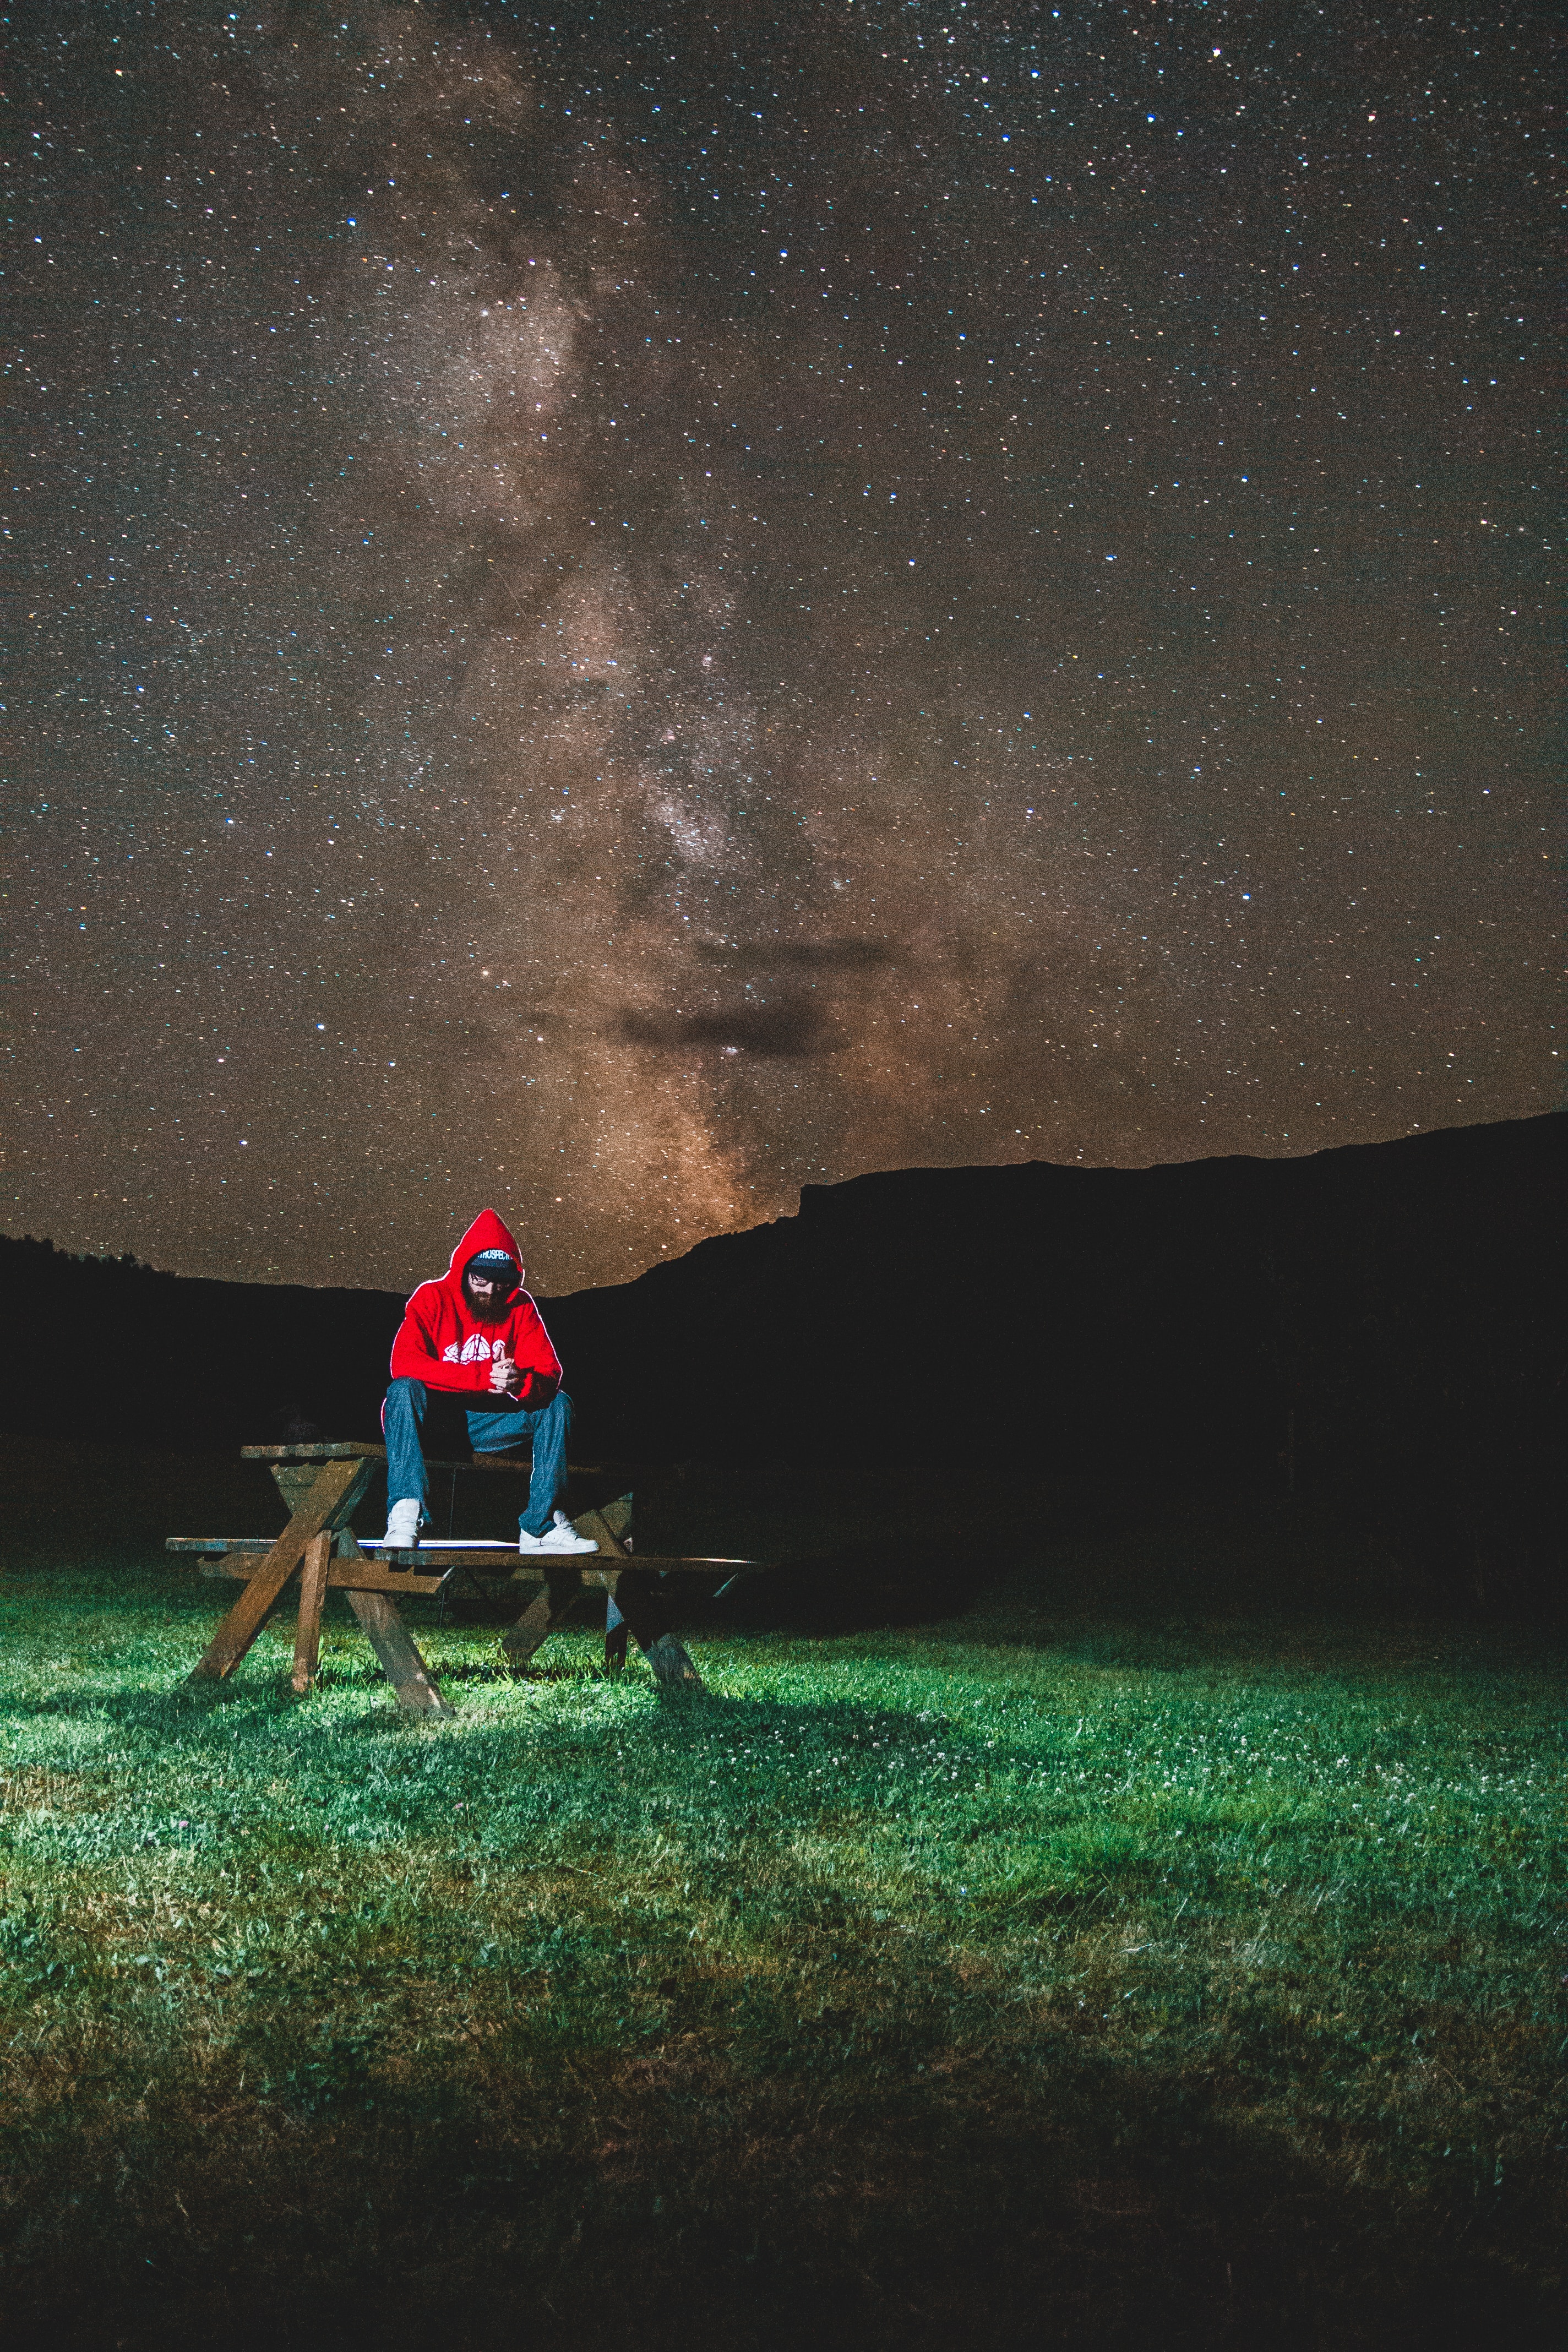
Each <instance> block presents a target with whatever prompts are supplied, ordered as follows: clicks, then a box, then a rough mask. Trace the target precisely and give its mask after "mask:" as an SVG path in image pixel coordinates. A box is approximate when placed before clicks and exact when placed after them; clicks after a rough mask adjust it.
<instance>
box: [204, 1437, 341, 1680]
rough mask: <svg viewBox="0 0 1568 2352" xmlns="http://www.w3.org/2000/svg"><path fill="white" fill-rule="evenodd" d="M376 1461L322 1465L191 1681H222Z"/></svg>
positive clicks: (243, 1653)
mask: <svg viewBox="0 0 1568 2352" xmlns="http://www.w3.org/2000/svg"><path fill="white" fill-rule="evenodd" d="M375 1466H376V1465H375V1464H374V1462H367V1461H364V1460H363V1459H361V1460H353V1461H347V1462H342V1461H339V1462H325V1463H323V1464H322V1465H321V1473H320V1475H318V1476H317V1477H316V1478H315V1479H314V1480H313V1481H312V1483H311V1486H310V1492H309V1494H308V1495H306V1496H304V1497H303V1498H302V1500H301V1501H300V1506H299V1507H298V1509H297V1510H296V1511H295V1512H294V1513H293V1515H292V1517H290V1519H289V1524H288V1526H287V1527H286V1528H284V1530H283V1532H282V1534H281V1535H280V1536H279V1538H278V1540H277V1542H276V1543H275V1544H274V1545H273V1547H272V1549H271V1550H270V1551H269V1552H268V1553H266V1554H265V1555H264V1557H263V1558H262V1559H261V1560H260V1561H259V1562H258V1566H257V1570H256V1573H255V1575H254V1576H253V1577H251V1579H250V1580H249V1581H248V1583H247V1585H246V1588H245V1590H244V1591H243V1592H242V1593H241V1594H240V1596H239V1598H238V1600H237V1601H236V1602H235V1604H234V1607H233V1608H232V1609H231V1610H230V1611H229V1612H228V1614H227V1616H226V1618H225V1619H224V1621H223V1622H222V1624H221V1625H220V1626H219V1627H218V1629H217V1632H216V1633H215V1634H214V1635H213V1637H212V1640H211V1641H210V1642H209V1643H207V1646H206V1648H205V1650H204V1651H203V1653H202V1654H201V1656H200V1658H199V1659H198V1660H197V1662H196V1664H195V1666H194V1667H193V1668H192V1670H191V1676H190V1679H191V1681H192V1682H194V1683H200V1682H223V1681H224V1680H225V1679H226V1677H227V1676H228V1675H231V1674H232V1673H233V1672H234V1670H235V1668H236V1666H237V1665H238V1664H239V1662H240V1660H241V1659H242V1658H243V1657H244V1656H245V1655H246V1654H247V1651H248V1650H249V1648H250V1645H251V1643H253V1642H254V1641H255V1639H256V1637H257V1635H258V1633H260V1631H261V1628H262V1626H263V1625H264V1624H265V1623H266V1622H267V1620H268V1617H269V1616H270V1615H271V1613H272V1610H273V1606H274V1603H275V1602H276V1601H277V1599H278V1596H279V1593H280V1592H281V1591H282V1590H283V1587H284V1586H285V1585H286V1584H287V1583H288V1581H289V1578H290V1577H291V1576H292V1575H293V1573H294V1570H296V1569H297V1568H298V1567H299V1565H300V1561H301V1560H302V1559H303V1558H304V1556H305V1552H306V1549H307V1547H308V1546H309V1544H310V1540H311V1538H312V1537H315V1536H320V1535H322V1534H326V1535H328V1536H329V1538H330V1535H331V1529H332V1528H336V1527H341V1526H342V1523H343V1521H344V1520H345V1519H346V1518H347V1517H348V1515H349V1513H350V1512H351V1511H352V1510H353V1507H354V1505H355V1504H356V1503H357V1502H358V1500H359V1498H360V1496H362V1495H363V1492H364V1490H365V1488H366V1487H367V1486H369V1484H370V1481H371V1476H372V1474H373V1472H374V1469H375ZM296 1660H298V1653H296Z"/></svg>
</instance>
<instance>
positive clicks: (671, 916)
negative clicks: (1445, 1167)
mask: <svg viewBox="0 0 1568 2352" xmlns="http://www.w3.org/2000/svg"><path fill="white" fill-rule="evenodd" d="M1547 24H1548V19H1547V17H1546V15H1545V12H1544V11H1531V10H1521V9H1507V8H1504V9H1500V10H1494V11H1492V12H1490V13H1489V14H1488V15H1487V16H1485V18H1484V21H1483V19H1482V18H1481V17H1480V16H1479V15H1478V16H1475V18H1474V21H1473V22H1471V21H1469V20H1468V19H1463V20H1461V19H1459V18H1454V19H1452V20H1450V19H1449V18H1447V17H1446V16H1444V17H1426V16H1420V15H1418V14H1417V13H1415V12H1414V11H1406V10H1397V11H1395V10H1390V11H1388V12H1387V13H1386V14H1380V13H1379V12H1377V11H1375V10H1372V9H1368V8H1366V7H1353V6H1351V5H1342V0H1325V5H1321V6H1320V5H1302V6H1292V5H1287V0H1278V5H1272V0H1271V5H1268V6H1263V5H1256V6H1253V7H1251V8H1244V9H1237V8H1231V9H1229V10H1226V9H1224V8H1221V7H1217V6H1206V5H1198V0H1181V5H1164V4H1163V0H1161V5H1149V0H1143V5H1138V6H1131V5H1129V6H1126V7H1105V6H1102V7H1098V8H1085V7H1067V6H1063V7H1062V8H1061V9H1059V10H1058V9H1055V8H1052V7H1048V6H1047V7H1031V6H1025V5H1012V6H1003V5H994V6H992V5H987V6H976V5H970V6H967V7H966V6H963V5H956V0H955V4H954V5H942V6H935V5H908V6H902V7H898V6H893V5H880V6H875V7H872V6H861V5H842V0H841V5H837V6H832V7H829V6H820V5H798V6H795V7H792V8H787V9H786V8H783V7H780V8H777V9H773V8H764V7H761V6H755V5H734V6H727V7H723V8H719V9H714V10H710V11H701V10H698V9H695V8H681V9H679V10H674V11H664V12H661V11H658V10H657V9H653V10H648V9H640V8H636V7H625V6H622V7H600V8H596V9H592V10H590V9H586V8H577V9H564V8H563V9H558V10H557V11H555V12H554V13H553V14H549V13H542V12H537V11H533V12H531V11H509V10H504V9H500V8H479V7H470V8H468V9H466V10H464V9H460V8H457V7H449V6H448V7H441V6H431V5H408V6H405V7H381V8H365V7H362V6H359V5H353V6H342V7H338V8H334V9H332V10H331V11H323V10H321V9H317V8H313V7H307V6H303V5H300V6H287V7H282V6H280V7H276V8H272V9H267V8H258V7H254V6H253V7H250V8H247V9H243V10H238V9H237V10H235V11H234V12H233V13H230V12H229V11H227V10H226V9H223V8H221V7H217V8H195V7H190V6H169V5H163V6H155V5H152V0H149V5H145V6H143V7H140V8H137V7H133V6H125V7H121V8H104V7H102V6H100V5H93V6H80V7H72V6H68V5H51V6H49V7H47V8H38V9H37V10H35V11H33V12H31V15H30V16H29V17H28V18H27V20H26V27H25V30H24V33H23V36H22V37H21V39H20V41H19V43H18V52H17V64H18V67H19V73H18V108H17V112H18V115H19V118H20V120H21V124H22V128H23V131H24V132H25V134H26V135H25V136H24V137H23V139H22V140H21V141H20V142H18V145H19V147H20V149H22V150H24V151H30V152H23V153H22V154H21V155H20V157H19V159H16V160H14V161H13V163H12V166H11V170H12V177H13V180H14V181H19V182H20V183H21V185H20V187H19V188H18V189H17V191H16V201H15V203H14V205H13V213H12V216H13V220H14V222H15V223H16V232H14V241H13V248H12V249H13V255H14V256H15V257H17V258H16V266H15V268H14V270H13V273H12V277H11V280H10V283H11V309H12V313H13V317H14V318H15V319H16V321H17V326H18V349H19V352H20V354H21V357H20V362H19V370H18V371H17V373H18V374H19V382H20V386H21V389H20V392H19V394H18V395H17V398H16V404H15V405H14V407H13V409H12V412H11V416H12V421H11V425H10V435H11V454H12V457H13V461H14V466H15V471H14V472H13V473H12V475H11V476H10V477H9V479H10V480H11V481H12V482H13V483H14V484H15V486H16V487H15V489H14V491H13V495H12V496H11V497H10V499H9V500H8V505H9V509H10V511H9V516H8V529H9V531H10V534H11V536H10V540H9V541H8V544H9V546H10V549H11V556H10V566H11V571H12V578H13V583H19V584H20V585H21V586H22V589H23V593H22V596H21V599H20V603H19V604H18V605H17V607H16V611H17V614H18V616H19V621H18V625H17V626H16V628H15V629H14V631H13V633H12V634H13V636H14V640H15V657H14V661H13V665H12V688H11V691H10V693H9V695H8V697H7V699H8V701H9V703H10V706H11V710H10V719H11V729H12V737H11V748H12V759H11V762H10V766H9V773H10V776H11V779H12V784H11V791H12V793H13V795H14V800H13V807H12V822H11V827H10V829H11V832H12V836H13V840H14V841H19V842H20V844H21V850H20V855H19V856H18V857H17V858H16V860H15V861H14V865H13V879H12V884H11V894H10V906H11V912H12V937H13V940H14V942H16V953H17V966H16V979H17V983H18V984H17V985H16V986H15V987H14V988H13V990H12V992H11V995H12V1006H11V1016H10V1024H9V1035H10V1042H11V1045H12V1046H13V1049H14V1051H15V1054H16V1057H17V1059H16V1072H15V1075H14V1080H13V1087H12V1091H11V1102H12V1111H11V1116H10V1118H9V1121H8V1136H7V1143H6V1160H5V1166H6V1173H7V1175H8V1177H9V1179H10V1182H9V1185H8V1187H7V1192H6V1196H5V1197H6V1200H7V1206H6V1207H5V1212H4V1214H5V1223H6V1224H7V1225H8V1227H9V1229H10V1230H12V1231H13V1232H26V1231H30V1232H34V1233H38V1234H43V1233H48V1234H52V1235H53V1236H54V1238H55V1239H56V1240H57V1242H58V1243H60V1244H63V1245H68V1246H70V1247H73V1248H78V1249H94V1250H113V1251H121V1250H127V1249H129V1250H134V1251H135V1252H136V1253H137V1254H138V1255H142V1256H143V1257H147V1258H150V1259H152V1260H153V1261H154V1262H156V1263H158V1264H161V1265H169V1266H174V1267H176V1268H179V1269H181V1270H183V1271H186V1272H193V1273H208V1274H220V1273H223V1274H233V1275H244V1276H257V1277H262V1276H272V1277H277V1278H282V1279H290V1280H303V1281H361V1282H366V1283H376V1284H383V1285H385V1286H396V1285H398V1284H400V1283H403V1282H405V1281H411V1280H413V1279H415V1278H416V1277H417V1276H420V1275H422V1274H425V1273H427V1272H429V1271H430V1270H431V1269H432V1268H433V1267H436V1266H438V1265H440V1264H441V1263H442V1262H443V1261H444V1259H445V1256H446V1253H447V1247H448V1245H449V1239H450V1235H451V1234H452V1233H453V1232H454V1231H456V1230H457V1229H458V1226H459V1225H460V1224H461V1223H463V1222H464V1221H466V1219H467V1217H468V1214H469V1213H471V1211H472V1210H473V1209H475V1208H477V1207H478V1206H479V1205H480V1204H481V1203H482V1202H485V1201H487V1200H489V1201H492V1202H495V1204H496V1205H497V1206H498V1207H500V1209H501V1210H502V1211H503V1213H505V1214H507V1216H508V1217H509V1219H510V1220H511V1221H513V1222H514V1223H516V1224H517V1226H518V1227H519V1229H520V1230H521V1232H523V1233H524V1234H526V1235H527V1236H528V1241H529V1255H530V1260H531V1272H530V1279H531V1281H532V1282H534V1283H535V1284H536V1285H537V1286H539V1287H541V1288H542V1289H544V1290H547V1291H549V1290H556V1291H559V1290H563V1289H566V1288H569V1287H571V1286H574V1285H576V1284H579V1283H583V1282H587V1281H605V1280H616V1279H619V1278H622V1277H624V1276H627V1275H630V1274H632V1273H635V1272H637V1271H638V1270H639V1269H640V1268H641V1267H643V1266H644V1265H647V1264H648V1263H649V1262H650V1261H651V1260H653V1259H655V1258H657V1257H658V1256H659V1255H660V1254H661V1253H662V1254H666V1255H672V1254H674V1253H676V1252H678V1251H679V1250H680V1249H682V1248H684V1247H686V1246H688V1245H689V1244H690V1243H691V1242H693V1241H695V1240H696V1239H698V1238H700V1236H701V1235H703V1234H708V1233H712V1232H715V1231H720V1230H724V1229H728V1228H733V1227H736V1226H741V1225H746V1224H752V1223H757V1222H759V1221H760V1220H761V1219H763V1218H764V1217H768V1216H772V1215H776V1214H778V1213H780V1212H781V1211H784V1210H789V1209H792V1208H793V1207H794V1205H795V1198H796V1194H797V1192H798V1189H799V1187H800V1185H801V1184H802V1183H803V1182H811V1181H827V1180H833V1179H837V1178H840V1177H843V1176H847V1175H852V1174H855V1173H858V1172H859V1171H863V1170H867V1169H871V1168H883V1167H892V1166H899V1165H909V1164H928V1165H929V1164H944V1165H952V1164H960V1163H979V1162H997V1161H1007V1160H1026V1159H1055V1160H1073V1161H1077V1160H1082V1161H1083V1162H1084V1163H1085V1164H1089V1163H1096V1164H1103V1163H1107V1162H1114V1163H1120V1164H1127V1165H1132V1164H1138V1165H1142V1164H1146V1163H1148V1162H1150V1161H1153V1160H1173V1159H1184V1158H1190V1157H1193V1156H1194V1155H1198V1154H1208V1153H1215V1152H1228V1151H1252V1152H1259V1153H1267V1154H1276V1153H1295V1152H1301V1151H1309V1150H1317V1149H1320V1148H1321V1147H1323V1146H1325V1145H1328V1144H1332V1143H1336V1142H1349V1141H1362V1140H1369V1139H1375V1138H1380V1137H1386V1136H1394V1135H1400V1134H1405V1133H1408V1132H1411V1131H1413V1130H1415V1129H1426V1128H1428V1127H1432V1126H1439V1125H1444V1124H1452V1123H1455V1122H1458V1121H1464V1120H1471V1119H1486V1118H1505V1117H1513V1116H1518V1115H1522V1114H1527V1113H1530V1112H1533V1111H1538V1110H1542V1109H1546V1108H1551V1107H1552V1105H1553V1104H1554V1103H1555V1102H1556V1101H1557V1100H1558V1099H1559V1079H1558V1073H1559V1072H1560V1070H1561V1067H1562V1065H1561V1062H1560V1061H1559V1060H1558V1058H1557V1047H1558V1045H1559V1042H1560V1041H1559V1038H1558V1036H1557V1033H1556V1031H1555V1030H1554V1029H1553V1028H1552V1019H1553V1017H1554V1013H1555V1000H1554V997H1553V995H1552V982H1551V981H1550V979H1549V977H1548V966H1549V958H1550V949H1551V940H1552V920H1553V910H1552V904H1551V901H1550V898H1549V896H1548V892H1549V888H1550V877H1551V875H1552V864H1551V862H1550V855H1549V853H1552V852H1553V851H1554V849H1555V840H1554V838H1553V836H1552V835H1550V834H1549V832H1548V826H1549V825H1550V824H1552V800H1551V790H1552V784H1551V779H1552V758H1553V754H1554V746H1553V742H1552V735H1551V731H1550V721H1551V699H1550V698H1551V694H1552V668H1551V666H1550V650H1549V636H1550V632H1549V631H1548V630H1547V629H1546V628H1545V627H1544V626H1543V615H1544V613H1545V611H1546V609H1547V603H1548V596H1549V593H1550V592H1549V582H1550V576H1551V569H1552V563H1553V561H1554V559H1553V555H1552V551H1551V548H1550V547H1549V546H1548V541H1549V540H1551V539H1552V536H1553V534H1552V531H1551V530H1549V529H1548V528H1547V526H1548V523H1549V521H1550V520H1551V518H1552V516H1553V515H1554V513H1555V511H1556V500H1555V497H1554V495H1553V485H1552V477H1551V476H1550V475H1549V474H1548V473H1547V471H1546V470H1545V468H1546V467H1547V465H1548V463H1549V462H1550V448H1549V442H1548V440H1547V438H1546V437H1545V436H1547V435H1548V434H1549V432H1550V431H1551V429H1552V425H1553V422H1554V410H1553V406H1552V392H1551V388H1550V383H1549V376H1548V369H1547V365H1546V358H1545V351H1544V344H1543V337H1542V313H1543V306H1544V302H1545V299H1546V294H1547V289H1548V285H1549V282H1550V281H1549V278H1548V274H1547V273H1548V247H1547V230H1546V226H1545V223H1546V215H1547V206H1548V194H1549V192H1548V187H1547V184H1546V183H1547V181H1548V180H1549V178H1550V173H1551V165H1552V154H1551V152H1550V149H1549V136H1550V134H1549V133H1548V132H1547V131H1545V130H1543V127H1542V124H1543V121H1544V119H1545V100H1546V84H1545V61H1546V47H1545V35H1546V28H1547ZM18 232H19V233H18Z"/></svg>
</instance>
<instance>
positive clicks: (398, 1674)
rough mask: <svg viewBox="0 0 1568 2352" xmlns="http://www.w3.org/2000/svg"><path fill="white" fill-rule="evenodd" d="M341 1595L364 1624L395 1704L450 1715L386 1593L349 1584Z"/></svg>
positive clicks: (420, 1712)
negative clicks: (359, 1589)
mask: <svg viewBox="0 0 1568 2352" xmlns="http://www.w3.org/2000/svg"><path fill="white" fill-rule="evenodd" d="M343 1598H344V1600H345V1601H347V1602H348V1604H349V1607H350V1608H351V1609H352V1610H353V1612H354V1615H355V1616H356V1617H357V1618H358V1619H359V1622H360V1623H361V1624H362V1625H363V1628H364V1631H365V1634H366V1637H367V1639H368V1640H369V1643H370V1645H371V1648H372V1649H373V1650H374V1652H375V1654H376V1656H377V1657H378V1658H379V1659H380V1661H381V1669H382V1672H383V1673H384V1675H385V1676H386V1679H387V1681H388V1682H389V1683H390V1684H391V1685H392V1687H393V1689H394V1690H395V1692H396V1693H397V1704H398V1706H403V1707H406V1708H407V1709H408V1710H409V1712H410V1714H413V1715H450V1714H451V1712H452V1710H451V1708H450V1707H449V1706H447V1702H446V1700H445V1699H444V1698H443V1697H442V1696H441V1693H440V1691H439V1689H438V1688H437V1683H436V1678H435V1676H434V1675H432V1674H431V1672H430V1670H429V1668H428V1667H427V1666H426V1664H425V1661H424V1659H423V1658H422V1657H421V1656H420V1654H419V1651H418V1647H417V1644H416V1642H415V1639H414V1636H413V1634H412V1633H410V1632H409V1630H408V1628H407V1626H406V1625H405V1623H404V1622H403V1620H402V1618H401V1617H400V1616H399V1615H398V1613H397V1609H396V1605H395V1602H394V1601H392V1600H390V1599H389V1597H388V1596H387V1594H385V1593H384V1592H355V1591H353V1587H352V1586H351V1587H350V1588H349V1589H348V1590H347V1591H345V1593H344V1595H343Z"/></svg>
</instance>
